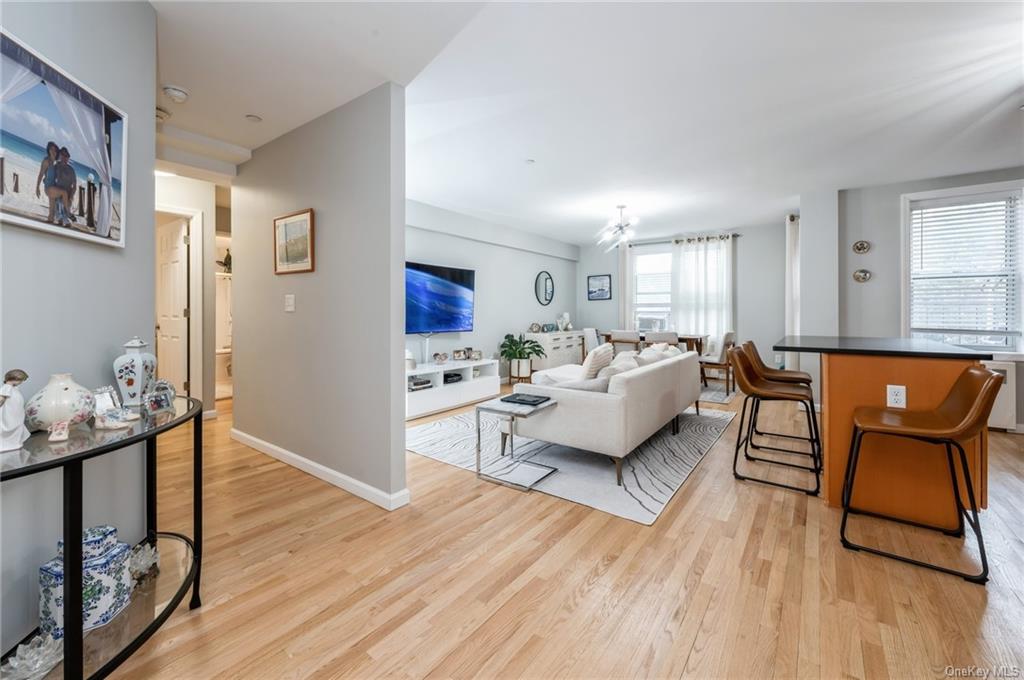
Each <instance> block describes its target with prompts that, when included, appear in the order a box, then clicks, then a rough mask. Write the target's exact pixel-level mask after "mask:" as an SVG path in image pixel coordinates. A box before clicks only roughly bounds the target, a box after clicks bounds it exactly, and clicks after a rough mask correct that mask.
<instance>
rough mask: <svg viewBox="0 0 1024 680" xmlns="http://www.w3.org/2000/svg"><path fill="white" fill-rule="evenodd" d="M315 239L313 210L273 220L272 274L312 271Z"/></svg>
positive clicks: (314, 262) (314, 261) (314, 260)
mask: <svg viewBox="0 0 1024 680" xmlns="http://www.w3.org/2000/svg"><path fill="white" fill-rule="evenodd" d="M315 248H316V239H315V237H314V231H313V209H312V208H309V209H307V210H300V211H298V212H293V213H290V214H288V215H282V216H281V217H278V218H277V219H275V220H274V273H275V274H300V273H302V272H311V271H313V269H314V267H315V265H316V259H315Z"/></svg>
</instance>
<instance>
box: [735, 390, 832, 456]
mask: <svg viewBox="0 0 1024 680" xmlns="http://www.w3.org/2000/svg"><path fill="white" fill-rule="evenodd" d="M801 403H802V402H801ZM760 406H761V399H757V402H756V405H755V407H754V411H753V416H752V418H751V428H750V438H749V443H750V446H752V447H753V448H755V449H757V450H759V451H775V452H777V453H786V454H791V455H798V456H806V457H808V458H810V459H811V465H810V466H807V465H801V464H799V463H788V462H785V461H781V460H772V459H771V458H762V457H760V456H753V455H751V454H750V453H749V451H747V450H744V457H745V458H746V459H747V460H749V461H757V462H759V463H774V464H775V465H784V466H786V467H791V468H796V469H798V470H807V471H809V472H814V471H816V470H817V469H818V462H817V459H816V458H817V457H816V447H815V442H814V434H813V432H814V431H813V429H812V427H811V424H810V421H808V422H807V430H808V436H807V437H798V436H795V435H792V436H793V438H794V439H799V440H801V441H804V442H807V443H808V444H809V445H810V447H811V450H810V451H797V450H795V449H784V448H780V447H777V446H766V445H764V444H757V443H756V442H755V441H754V434H755V433H757V416H758V415H759V414H760V412H761V408H760ZM768 434H769V435H770V434H771V433H768Z"/></svg>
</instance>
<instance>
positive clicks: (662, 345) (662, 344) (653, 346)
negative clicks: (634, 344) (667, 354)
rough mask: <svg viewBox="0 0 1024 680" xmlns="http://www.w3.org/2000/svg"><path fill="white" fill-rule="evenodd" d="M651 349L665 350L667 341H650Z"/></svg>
mask: <svg viewBox="0 0 1024 680" xmlns="http://www.w3.org/2000/svg"><path fill="white" fill-rule="evenodd" d="M651 349H656V350H658V351H659V352H664V351H665V350H667V349H668V343H667V342H655V343H652V344H651Z"/></svg>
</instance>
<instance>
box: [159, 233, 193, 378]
mask: <svg viewBox="0 0 1024 680" xmlns="http://www.w3.org/2000/svg"><path fill="white" fill-rule="evenodd" d="M187 234H188V220H186V219H181V220H175V221H173V222H169V223H167V224H162V225H160V226H158V227H157V229H156V324H157V328H156V355H157V375H158V376H159V377H160V378H163V379H164V380H168V381H170V382H171V384H173V385H174V389H175V390H177V392H178V394H186V393H187V390H186V389H185V381H186V379H187V377H188V318H187V317H186V313H187V312H186V308H187V307H188V278H187V277H188V264H187V263H188V246H187V244H186V242H185V240H186V239H185V237H186V235H187Z"/></svg>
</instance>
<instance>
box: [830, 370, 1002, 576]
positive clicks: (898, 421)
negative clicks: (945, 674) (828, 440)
mask: <svg viewBox="0 0 1024 680" xmlns="http://www.w3.org/2000/svg"><path fill="white" fill-rule="evenodd" d="M1002 381H1003V376H1001V375H999V374H998V373H995V372H993V371H990V370H988V369H987V368H982V367H981V366H971V367H969V368H966V369H964V372H963V373H961V374H960V377H959V378H957V381H956V383H954V384H953V388H952V389H951V390H950V391H949V394H947V395H946V398H945V400H944V401H943V402H942V404H940V405H939V407H938V408H937V409H935V410H934V411H907V410H904V409H890V408H873V407H866V406H862V407H860V408H858V409H856V410H855V411H854V412H853V437H852V438H851V440H850V457H849V459H848V460H847V462H846V477H845V480H844V482H843V522H842V524H841V525H840V528H839V539H840V540H841V541H842V543H843V547H844V548H849V549H850V550H863V551H865V552H869V553H872V554H875V555H881V556H882V557H889V558H891V559H894V560H899V561H900V562H907V563H908V564H913V565H916V566H919V567H926V568H928V569H934V570H935V571H941V572H943V573H946V574H952V575H954V576H960V577H961V578H963V579H965V580H967V581H971V582H973V583H985V582H986V581H988V559H987V558H986V556H985V541H984V540H983V539H982V536H981V522H980V521H979V518H978V503H977V501H976V500H975V498H974V485H973V483H972V481H971V469H970V467H969V466H968V465H967V454H966V453H964V448H963V446H961V445H960V442H961V441H963V440H968V439H973V438H974V437H976V436H978V435H979V434H981V432H982V430H984V429H985V428H986V427H987V424H988V416H989V414H990V413H991V412H992V405H993V404H994V403H995V400H996V396H997V395H998V394H999V386H1000V383H1002ZM868 434H873V435H878V436H881V435H884V436H889V437H904V438H906V439H915V440H917V441H922V442H928V443H930V444H936V445H938V446H943V447H945V449H946V461H947V462H948V463H949V478H950V482H951V483H952V485H953V499H954V502H955V503H956V511H957V521H958V527H957V528H956V529H955V530H950V529H946V528H943V527H937V526H931V525H928V524H921V523H919V522H912V521H909V520H905V519H901V518H899V517H890V516H888V515H883V514H880V513H876V512H870V511H868V510H863V509H860V508H855V507H853V505H852V504H851V502H850V501H851V499H852V498H853V489H854V482H855V481H856V478H857V465H858V464H859V462H860V447H861V443H862V442H863V441H864V437H865V435H868ZM954 448H955V449H956V450H957V453H958V454H959V458H960V466H961V468H962V470H963V475H964V484H965V486H966V487H967V499H968V500H969V501H970V504H971V507H970V511H971V512H970V514H968V513H967V508H965V507H964V502H963V499H962V498H961V496H960V484H959V483H958V481H957V473H956V464H955V463H954V460H953V449H954ZM886 455H888V456H898V455H899V451H898V450H896V451H892V452H886ZM850 515H869V516H871V517H878V518H881V519H889V520H893V521H895V522H900V523H902V524H910V525H912V526H917V527H923V528H925V529H933V530H935V531H941V532H942V533H944V534H947V535H949V536H956V537H962V536H963V535H964V520H965V519H966V520H967V523H968V524H970V525H971V528H972V529H974V535H975V536H977V538H978V551H979V553H980V554H981V572H980V573H978V574H968V573H965V572H962V571H956V570H955V569H950V568H948V567H943V566H940V565H937V564H931V563H929V562H922V561H920V560H915V559H912V558H910V557H904V556H903V555H897V554H895V553H890V552H886V551H884V550H879V549H877V548H871V547H868V546H864V545H858V544H856V543H853V542H852V541H850V540H849V539H848V538H846V521H847V519H848V517H849V516H850Z"/></svg>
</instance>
